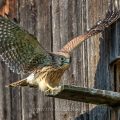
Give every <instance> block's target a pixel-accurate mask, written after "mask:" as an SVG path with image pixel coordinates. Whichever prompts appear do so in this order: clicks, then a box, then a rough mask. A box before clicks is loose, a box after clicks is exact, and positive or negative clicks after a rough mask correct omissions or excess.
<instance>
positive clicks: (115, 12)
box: [59, 8, 120, 53]
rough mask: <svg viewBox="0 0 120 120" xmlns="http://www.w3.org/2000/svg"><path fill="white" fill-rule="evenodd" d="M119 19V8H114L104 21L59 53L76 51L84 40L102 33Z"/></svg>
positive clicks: (75, 39)
mask: <svg viewBox="0 0 120 120" xmlns="http://www.w3.org/2000/svg"><path fill="white" fill-rule="evenodd" d="M119 18H120V11H119V10H117V8H114V10H109V11H108V13H107V14H106V17H105V18H104V19H103V20H100V21H98V22H97V23H96V25H94V26H93V27H92V28H91V29H89V30H88V31H87V32H86V33H85V34H83V35H80V36H78V37H76V38H73V39H72V40H71V41H70V42H68V43H67V44H66V45H65V46H64V47H63V48H62V49H61V50H59V51H60V52H66V53H71V52H72V50H73V49H75V48H76V47H77V46H79V44H80V43H82V42H83V41H84V40H86V39H88V38H89V37H91V36H93V35H96V34H98V33H100V32H102V31H103V30H104V29H105V28H107V27H109V26H110V25H111V24H112V23H114V22H115V21H116V20H117V19H119Z"/></svg>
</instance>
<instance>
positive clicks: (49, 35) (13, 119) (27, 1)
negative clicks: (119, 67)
mask: <svg viewBox="0 0 120 120" xmlns="http://www.w3.org/2000/svg"><path fill="white" fill-rule="evenodd" d="M118 1H119V0H118ZM10 3H11V4H10V5H12V6H13V8H14V9H15V10H12V11H11V12H12V13H11V12H10V13H11V16H15V14H16V17H17V20H18V21H19V22H20V24H21V26H23V27H24V28H25V29H26V30H28V31H29V32H30V33H32V34H34V35H35V36H37V38H38V40H39V41H40V43H41V44H42V45H43V46H44V47H45V48H46V49H47V50H49V51H57V50H59V48H61V47H62V46H63V45H64V44H65V43H67V42H68V41H69V40H70V39H72V38H73V37H75V36H77V35H80V34H82V33H84V32H85V31H86V30H87V29H89V28H90V27H91V26H92V25H94V23H95V22H96V21H97V20H99V19H100V18H103V17H104V16H105V13H106V10H107V9H108V6H109V3H110V0H17V1H16V3H15V4H13V3H12V0H10ZM16 11H17V12H16ZM13 12H14V13H15V14H14V13H13ZM110 32H111V30H110V28H109V30H106V31H105V32H103V33H102V34H99V35H97V36H95V37H92V38H90V39H89V40H87V41H85V42H84V43H82V44H81V45H80V47H79V48H77V49H76V50H75V51H74V52H73V55H72V64H71V68H70V69H69V70H68V71H67V72H66V74H65V75H64V76H63V80H62V82H61V84H74V85H78V86H84V87H90V88H99V89H107V90H114V80H113V77H111V76H112V75H111V70H110V67H109V61H110V54H109V53H110ZM17 79H20V76H17V75H16V74H15V73H12V72H11V71H9V70H8V69H7V67H6V65H5V64H4V63H3V62H1V64H0V120H117V119H119V118H117V117H118V114H117V113H118V111H119V110H118V109H115V110H114V109H112V108H109V107H105V106H95V105H92V104H85V103H79V102H73V101H68V100H60V99H53V98H49V97H46V96H44V93H42V92H40V91H39V90H37V89H32V88H14V89H9V88H5V85H6V84H8V83H10V82H12V81H15V80H17ZM115 117H116V118H115Z"/></svg>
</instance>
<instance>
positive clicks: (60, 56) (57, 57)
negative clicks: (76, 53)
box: [50, 52, 71, 67]
mask: <svg viewBox="0 0 120 120" xmlns="http://www.w3.org/2000/svg"><path fill="white" fill-rule="evenodd" d="M50 54H51V56H52V62H53V65H56V66H60V67H62V66H69V65H70V62H71V59H70V55H69V54H68V53H63V52H56V53H50Z"/></svg>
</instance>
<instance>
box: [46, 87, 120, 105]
mask: <svg viewBox="0 0 120 120" xmlns="http://www.w3.org/2000/svg"><path fill="white" fill-rule="evenodd" d="M46 95H47V96H50V97H54V98H60V99H66V100H73V101H79V102H86V103H91V104H98V105H99V104H102V105H108V106H112V107H116V106H120V93H118V92H113V91H107V90H100V89H93V88H83V87H78V86H71V85H63V86H59V88H58V89H57V90H56V91H54V92H53V93H48V94H46Z"/></svg>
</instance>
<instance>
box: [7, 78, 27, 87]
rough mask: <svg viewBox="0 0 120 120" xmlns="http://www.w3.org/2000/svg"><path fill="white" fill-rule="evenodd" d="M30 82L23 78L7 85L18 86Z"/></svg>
mask: <svg viewBox="0 0 120 120" xmlns="http://www.w3.org/2000/svg"><path fill="white" fill-rule="evenodd" d="M28 85H29V83H27V80H26V79H23V80H19V81H17V82H13V83H11V84H9V85H6V87H18V86H28Z"/></svg>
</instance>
